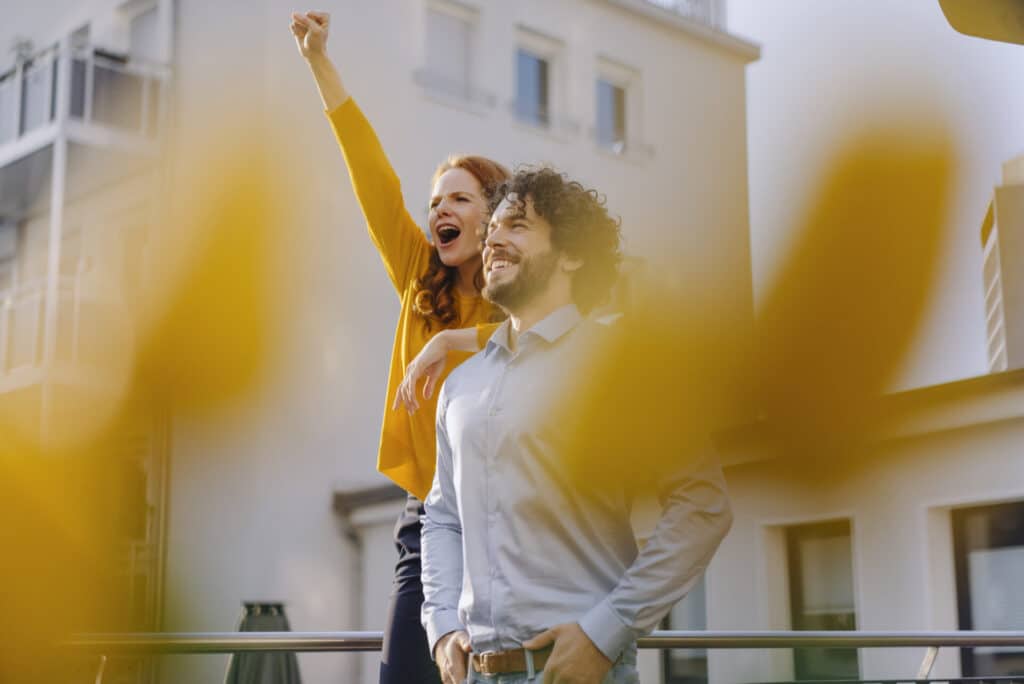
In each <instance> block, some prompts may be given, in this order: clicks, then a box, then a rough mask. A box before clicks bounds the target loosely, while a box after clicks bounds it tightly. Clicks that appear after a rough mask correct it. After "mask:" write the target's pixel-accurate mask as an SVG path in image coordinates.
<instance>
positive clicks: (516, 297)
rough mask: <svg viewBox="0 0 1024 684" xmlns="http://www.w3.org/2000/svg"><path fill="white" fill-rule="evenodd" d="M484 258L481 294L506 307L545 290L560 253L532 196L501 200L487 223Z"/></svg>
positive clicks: (514, 306)
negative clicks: (538, 212) (552, 242)
mask: <svg viewBox="0 0 1024 684" xmlns="http://www.w3.org/2000/svg"><path fill="white" fill-rule="evenodd" d="M483 259H484V280H485V283H486V284H485V285H484V290H483V295H484V297H486V298H487V299H488V300H489V301H491V302H494V303H495V304H497V305H498V306H500V307H501V308H503V309H505V310H506V311H510V312H514V311H515V310H516V309H519V308H520V307H522V306H524V305H526V304H529V302H530V301H531V300H533V299H534V298H535V297H536V296H537V295H539V294H541V293H543V292H544V290H545V289H546V288H547V285H548V282H549V281H550V279H551V276H552V274H553V273H554V272H555V269H556V268H558V265H559V255H558V253H557V252H556V251H555V250H554V249H553V248H552V246H551V224H550V223H548V222H547V220H545V219H544V218H542V217H540V216H538V215H537V213H536V212H535V211H534V209H533V200H531V199H530V198H529V197H527V198H526V200H525V201H524V202H519V201H517V198H515V197H510V198H509V197H507V198H505V199H504V200H502V202H501V204H499V205H498V208H497V209H495V211H494V214H493V215H492V216H491V221H490V223H489V224H488V226H487V238H486V240H485V241H484V253H483Z"/></svg>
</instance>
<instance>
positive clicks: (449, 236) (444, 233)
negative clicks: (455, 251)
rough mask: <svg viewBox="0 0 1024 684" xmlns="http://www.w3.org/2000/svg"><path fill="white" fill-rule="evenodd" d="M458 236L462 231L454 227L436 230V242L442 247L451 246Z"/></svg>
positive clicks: (442, 227)
mask: <svg viewBox="0 0 1024 684" xmlns="http://www.w3.org/2000/svg"><path fill="white" fill-rule="evenodd" d="M460 235H462V231H461V230H459V229H458V228H456V227H455V226H450V225H444V226H441V227H440V228H438V229H437V240H438V242H440V243H441V244H442V245H448V244H451V243H452V242H454V241H455V240H456V239H457V238H458V237H459V236H460Z"/></svg>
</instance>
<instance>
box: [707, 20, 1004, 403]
mask: <svg viewBox="0 0 1024 684" xmlns="http://www.w3.org/2000/svg"><path fill="white" fill-rule="evenodd" d="M727 12H728V29H729V31H730V32H732V33H735V34H737V35H739V36H741V37H744V38H747V39H750V40H752V41H754V42H756V43H758V44H759V45H760V46H761V59H760V60H759V61H757V62H755V63H753V64H751V65H750V66H749V67H748V68H747V98H748V99H747V131H748V153H749V173H750V176H749V179H750V230H751V251H752V262H753V263H752V268H753V280H754V297H755V302H758V301H760V300H762V299H763V297H764V294H765V291H766V288H767V287H768V284H769V283H770V282H771V280H772V277H773V275H774V274H775V272H776V268H777V267H778V264H779V262H780V259H782V258H783V257H784V255H785V254H786V251H787V249H788V248H789V246H790V244H791V241H792V237H793V235H794V229H793V227H794V225H795V224H797V222H798V220H799V217H800V215H801V212H802V211H803V210H804V208H805V207H806V206H807V204H808V202H809V201H810V200H811V198H812V197H813V188H814V182H815V179H816V178H817V177H818V174H819V173H820V171H821V170H822V168H823V167H824V165H825V164H826V163H827V160H828V155H829V153H830V150H831V149H832V148H833V146H834V145H835V144H836V143H837V141H838V140H839V139H841V137H842V136H843V134H844V132H847V131H849V130H852V129H855V128H856V127H857V126H858V125H859V124H861V123H862V122H863V121H864V119H865V118H866V117H869V116H872V115H875V114H878V113H879V112H881V113H883V114H884V113H885V112H887V111H892V112H893V113H895V112H897V111H898V110H900V109H901V108H905V107H913V108H915V109H916V111H927V112H929V113H930V114H931V115H933V116H934V117H936V118H938V117H945V118H946V120H948V121H949V122H951V125H952V128H953V131H954V137H955V141H954V142H955V145H956V148H957V150H958V152H959V155H958V156H959V161H960V163H959V165H958V169H957V171H958V173H957V179H956V189H955V196H954V198H953V199H954V203H953V208H952V212H951V222H950V226H949V228H950V239H949V240H948V242H947V244H946V246H945V250H944V253H943V261H942V263H941V265H940V269H941V271H940V278H939V282H938V287H937V289H936V292H935V297H934V300H933V306H932V309H931V311H930V312H929V313H928V315H927V318H926V320H925V322H924V324H923V326H922V329H921V331H920V335H919V339H918V341H917V344H916V348H915V349H914V350H913V351H912V353H911V355H910V358H909V359H908V363H907V364H906V368H905V370H904V372H903V374H902V376H901V377H900V378H899V379H898V380H897V382H896V385H895V386H894V389H900V388H907V387H920V386H926V385H933V384H941V383H945V382H950V381H954V380H957V379H961V378H967V377H973V376H977V375H982V374H985V373H986V372H987V359H986V351H985V340H986V337H985V317H984V301H983V295H984V293H983V291H982V276H981V263H982V252H981V244H980V239H979V231H980V227H981V221H982V218H983V217H984V214H985V211H986V208H987V206H988V202H989V199H990V198H991V195H992V191H993V187H994V186H996V185H997V184H999V182H1000V174H1001V164H1002V162H1004V161H1006V160H1008V159H1010V158H1013V157H1016V156H1019V155H1022V154H1024V46H1018V45H1008V44H1003V43H994V42H988V41H984V40H980V39H977V38H971V37H968V36H964V35H961V34H959V33H957V32H956V31H954V30H953V29H952V28H951V27H950V26H949V25H948V24H947V23H946V20H945V18H944V16H943V15H942V11H941V9H940V7H939V3H938V1H937V0H900V1H899V2H892V1H891V0H858V2H848V1H845V0H843V1H840V0H772V1H766V0H727Z"/></svg>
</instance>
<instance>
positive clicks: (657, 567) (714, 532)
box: [579, 458, 732, 661]
mask: <svg viewBox="0 0 1024 684" xmlns="http://www.w3.org/2000/svg"><path fill="white" fill-rule="evenodd" d="M659 494H660V495H661V504H662V514H661V518H660V520H659V521H658V525H657V527H656V528H655V530H654V533H653V534H652V535H651V537H650V538H649V539H648V541H647V543H646V544H644V546H643V548H642V549H641V550H640V553H639V554H638V555H637V557H636V559H635V560H634V561H633V564H632V565H631V566H630V567H629V569H628V570H627V571H626V573H625V575H624V576H623V577H622V579H621V580H620V581H619V582H618V584H617V585H616V586H615V588H614V589H613V590H612V592H611V593H610V594H608V595H607V596H606V597H605V598H604V599H603V600H602V601H601V602H600V603H598V604H597V605H596V606H594V608H592V609H591V610H590V611H588V612H587V613H586V614H585V615H584V616H583V617H582V618H581V619H580V621H579V625H580V627H581V628H582V629H583V631H584V632H585V633H586V635H587V636H588V637H589V638H590V640H591V641H593V642H594V645H596V646H597V647H598V648H599V649H600V650H601V652H602V653H604V654H605V656H607V657H608V659H609V660H613V661H614V660H615V659H616V658H618V657H619V654H620V653H621V652H622V650H623V649H624V648H625V647H626V646H627V645H628V644H629V643H630V642H632V641H634V640H636V639H637V638H639V637H640V636H643V635H644V634H647V633H648V632H650V631H651V630H653V629H654V628H655V627H656V626H657V625H658V624H659V623H660V622H661V620H662V618H664V617H665V615H666V614H667V613H668V611H669V610H670V609H671V608H672V606H673V605H675V604H676V603H677V602H678V601H679V600H680V599H681V598H683V596H685V595H686V593H687V592H688V591H690V589H691V588H693V586H694V585H695V584H696V583H697V582H698V580H699V579H700V577H701V575H702V574H703V573H704V570H705V568H707V565H708V563H710V562H711V557H712V556H713V555H714V553H715V550H716V549H717V548H718V545H719V543H720V542H721V541H722V539H723V538H724V537H725V534H726V532H728V531H729V527H730V526H731V525H732V511H731V509H730V507H729V499H728V497H727V495H726V489H725V478H724V477H723V475H722V470H721V467H720V466H719V465H718V463H717V461H716V460H714V459H713V458H708V459H706V460H703V461H702V462H701V463H700V464H699V465H698V466H696V467H691V468H688V469H687V470H685V471H680V472H679V473H676V474H674V475H673V476H671V477H668V478H666V479H665V481H664V485H663V486H662V487H661V491H660V492H659Z"/></svg>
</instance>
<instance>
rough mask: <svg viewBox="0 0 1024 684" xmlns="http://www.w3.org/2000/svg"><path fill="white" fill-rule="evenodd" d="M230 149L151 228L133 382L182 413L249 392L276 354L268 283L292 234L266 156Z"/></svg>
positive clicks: (274, 296) (276, 312)
mask: <svg viewBox="0 0 1024 684" xmlns="http://www.w3.org/2000/svg"><path fill="white" fill-rule="evenodd" d="M254 139H258V138H254ZM234 153H235V154H233V155H230V161H228V162H223V163H216V161H215V160H211V164H210V166H208V167H207V168H205V169H203V170H202V171H201V172H200V173H197V174H196V177H195V179H194V181H193V182H192V183H189V184H187V186H186V187H185V188H182V189H181V191H180V194H179V196H178V197H176V198H175V201H174V203H173V205H171V206H173V207H174V208H175V211H174V212H173V213H172V216H171V217H169V218H170V219H171V220H167V221H164V222H162V223H161V226H160V228H159V229H158V231H157V235H156V246H155V249H154V251H155V253H157V254H159V259H160V261H159V262H157V263H155V264H154V265H155V267H156V269H157V272H156V273H155V274H153V277H152V278H151V281H150V285H151V287H150V289H149V290H148V291H147V292H146V294H145V296H143V297H142V298H140V303H141V308H140V311H139V317H140V320H141V326H140V328H141V335H140V340H139V346H138V351H137V369H138V372H139V377H138V378H137V384H138V386H139V388H140V389H144V391H145V392H146V393H147V394H148V396H149V398H150V399H152V400H155V401H157V402H159V403H165V404H168V405H171V406H173V407H175V408H176V409H177V410H179V411H186V412H191V411H200V412H202V411H209V410H214V409H216V408H218V407H220V406H223V405H225V404H230V403H232V402H235V401H237V400H239V399H240V398H244V397H247V396H250V395H251V394H252V393H253V392H254V391H255V390H256V389H257V388H258V387H260V386H261V384H263V383H264V382H265V381H266V380H267V379H268V373H269V372H270V367H271V364H272V362H273V361H274V360H275V359H276V357H277V354H278V352H279V349H278V348H277V341H278V340H279V334H280V327H281V325H282V324H283V323H284V322H283V321H282V320H280V314H281V313H282V311H283V310H284V309H283V303H282V302H281V301H279V298H278V295H279V294H280V292H281V291H282V290H281V288H275V287H274V286H273V280H274V278H275V277H276V276H278V275H279V274H280V269H278V268H277V263H278V262H277V259H278V258H279V256H282V255H284V254H285V253H286V252H287V245H288V244H289V240H290V239H291V237H288V238H285V235H284V232H283V230H282V228H281V226H280V224H279V223H278V222H279V220H280V214H279V213H278V212H277V211H276V207H277V204H276V202H275V199H276V194H275V189H274V187H273V186H272V184H271V183H270V180H269V168H270V167H269V160H268V159H267V158H266V157H265V156H264V155H262V154H259V153H257V152H254V151H252V150H245V149H236V150H234ZM286 228H288V227H286Z"/></svg>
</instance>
